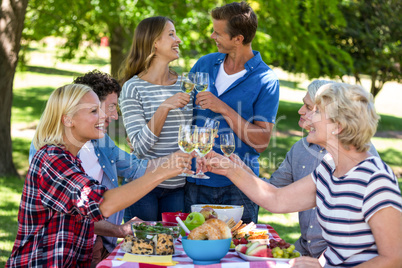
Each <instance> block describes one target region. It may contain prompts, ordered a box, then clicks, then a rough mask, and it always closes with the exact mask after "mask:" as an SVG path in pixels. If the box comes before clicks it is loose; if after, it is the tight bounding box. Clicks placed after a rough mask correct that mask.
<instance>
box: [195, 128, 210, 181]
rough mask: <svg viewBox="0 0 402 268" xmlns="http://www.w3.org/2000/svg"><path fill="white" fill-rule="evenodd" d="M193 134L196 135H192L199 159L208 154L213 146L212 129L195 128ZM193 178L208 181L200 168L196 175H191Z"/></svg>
mask: <svg viewBox="0 0 402 268" xmlns="http://www.w3.org/2000/svg"><path fill="white" fill-rule="evenodd" d="M195 133H196V135H194V136H195V140H196V147H195V151H196V152H197V154H198V156H199V157H200V158H203V157H204V156H205V155H206V154H208V153H209V152H210V151H211V150H212V147H213V145H214V138H213V137H214V136H213V133H212V129H211V128H205V127H201V128H197V129H196V130H195ZM193 178H197V179H209V177H208V176H207V175H205V174H204V172H202V167H201V168H200V171H199V172H198V173H197V174H195V175H193Z"/></svg>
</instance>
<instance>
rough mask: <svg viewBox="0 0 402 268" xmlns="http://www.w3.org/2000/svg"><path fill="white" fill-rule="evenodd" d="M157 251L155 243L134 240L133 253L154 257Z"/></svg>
mask: <svg viewBox="0 0 402 268" xmlns="http://www.w3.org/2000/svg"><path fill="white" fill-rule="evenodd" d="M154 249H155V243H154V242H153V241H152V240H148V239H138V238H136V237H135V238H134V240H133V246H132V247H131V253H134V254H141V255H153V254H154Z"/></svg>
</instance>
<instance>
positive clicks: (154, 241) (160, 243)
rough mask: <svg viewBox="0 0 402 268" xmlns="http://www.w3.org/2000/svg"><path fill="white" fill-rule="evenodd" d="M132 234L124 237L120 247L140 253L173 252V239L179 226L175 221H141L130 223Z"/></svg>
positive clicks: (176, 236) (177, 234)
mask: <svg viewBox="0 0 402 268" xmlns="http://www.w3.org/2000/svg"><path fill="white" fill-rule="evenodd" d="M132 229H133V235H128V236H126V237H125V238H124V242H123V243H122V245H121V249H122V250H124V251H125V252H129V253H134V254H141V255H171V254H174V240H175V239H176V238H178V236H179V230H180V228H179V227H178V226H177V225H176V224H175V223H161V222H141V223H138V222H136V223H133V224H132Z"/></svg>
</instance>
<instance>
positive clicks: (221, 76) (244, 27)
mask: <svg viewBox="0 0 402 268" xmlns="http://www.w3.org/2000/svg"><path fill="white" fill-rule="evenodd" d="M211 15H212V18H213V27H214V31H213V33H212V35H211V38H212V39H214V41H215V42H216V45H217V48H218V51H219V52H218V53H212V54H209V55H206V56H203V57H202V58H200V59H199V60H198V61H197V63H196V64H195V65H194V67H193V68H192V70H191V72H194V73H196V72H207V73H209V90H208V91H204V92H200V93H198V94H197V96H196V101H195V104H197V105H200V106H201V107H202V108H203V109H205V110H196V109H195V110H194V120H195V124H196V125H198V126H203V125H204V122H205V119H206V118H213V119H215V120H219V121H220V127H219V132H218V134H220V133H225V132H233V133H234V135H235V145H236V151H235V153H236V154H238V155H239V157H240V158H241V159H242V160H243V161H244V162H245V163H247V165H248V166H249V167H250V168H251V169H252V170H253V172H254V173H255V174H256V175H258V174H259V164H258V157H259V155H260V153H261V152H263V151H264V150H265V149H266V148H267V147H268V144H269V141H270V138H271V133H272V129H273V126H274V123H275V118H276V113H277V110H278V104H279V80H278V78H277V76H276V75H275V73H274V72H273V71H272V70H271V69H270V68H269V67H268V66H267V65H266V64H265V63H264V62H263V60H262V58H261V55H260V53H259V52H257V51H253V50H252V48H251V41H252V40H253V38H254V36H255V33H256V30H257V16H256V15H255V13H254V11H253V10H252V9H251V7H250V6H249V5H248V4H247V3H245V2H241V3H236V2H234V3H231V4H228V5H225V6H223V7H218V8H215V9H214V10H213V11H212V13H211ZM219 142H220V141H219V139H216V140H215V147H214V150H216V151H218V152H219V151H220V150H219ZM207 175H208V176H209V177H210V179H195V178H190V177H189V178H188V179H187V184H186V188H185V201H186V202H185V210H186V211H189V210H190V207H191V205H192V204H226V205H243V206H244V213H243V217H242V220H243V221H244V222H251V221H253V222H257V220H258V206H257V205H256V204H255V203H253V202H252V201H251V200H250V199H249V198H248V197H247V196H246V195H244V194H243V193H242V192H241V191H240V190H239V189H238V188H237V187H236V186H234V185H233V184H232V183H231V182H230V180H229V179H227V178H226V177H223V176H219V175H216V174H212V173H208V174H207Z"/></svg>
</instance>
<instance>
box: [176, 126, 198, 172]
mask: <svg viewBox="0 0 402 268" xmlns="http://www.w3.org/2000/svg"><path fill="white" fill-rule="evenodd" d="M196 128H197V127H196V126H191V125H180V127H179V135H178V139H177V143H178V144H179V148H180V150H181V151H182V152H184V153H187V154H191V153H192V152H193V151H194V149H195V147H196V143H195V140H194V139H195V135H196V134H195V130H196ZM179 176H188V174H186V173H182V174H180V175H179Z"/></svg>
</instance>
